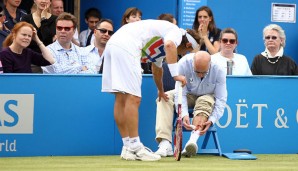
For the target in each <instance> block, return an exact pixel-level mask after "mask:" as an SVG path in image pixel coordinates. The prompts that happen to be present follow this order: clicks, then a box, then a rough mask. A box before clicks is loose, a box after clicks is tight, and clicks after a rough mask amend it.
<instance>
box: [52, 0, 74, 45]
mask: <svg viewBox="0 0 298 171" xmlns="http://www.w3.org/2000/svg"><path fill="white" fill-rule="evenodd" d="M63 12H64V4H63V0H52V4H51V13H52V14H53V15H56V16H58V15H60V14H61V13H63ZM72 43H74V44H76V45H77V46H80V41H79V32H78V29H76V32H75V34H74V36H73V40H72Z"/></svg>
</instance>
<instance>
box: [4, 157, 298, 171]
mask: <svg viewBox="0 0 298 171" xmlns="http://www.w3.org/2000/svg"><path fill="white" fill-rule="evenodd" d="M255 156H257V157H258V159H257V160H229V159H227V158H225V157H219V156H211V155H199V156H196V157H192V158H181V161H179V162H178V161H175V160H174V158H173V157H167V158H162V159H161V160H160V161H157V162H141V161H124V160H121V159H120V158H119V156H78V157H77V156H76V157H16V158H15V157H13V158H12V157H11V158H0V171H49V170H54V171H68V170H69V171H101V170H104V171H152V170H158V171H160V170H166V171H170V170H177V171H178V170H179V171H197V170H204V171H208V170H228V171H250V170H251V171H265V170H266V171H269V170H270V171H272V170H273V171H274V170H276V171H281V170H286V171H291V170H296V171H298V155H297V154H282V155H266V154H259V155H255Z"/></svg>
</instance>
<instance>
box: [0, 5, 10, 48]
mask: <svg viewBox="0 0 298 171" xmlns="http://www.w3.org/2000/svg"><path fill="white" fill-rule="evenodd" d="M4 21H5V14H4V8H2V6H1V5H0V51H1V49H2V43H3V41H4V40H5V38H6V36H7V35H8V33H9V32H10V31H9V30H7V29H6V27H5V25H4V24H3V23H4Z"/></svg>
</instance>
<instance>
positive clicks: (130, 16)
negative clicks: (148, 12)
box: [121, 7, 142, 26]
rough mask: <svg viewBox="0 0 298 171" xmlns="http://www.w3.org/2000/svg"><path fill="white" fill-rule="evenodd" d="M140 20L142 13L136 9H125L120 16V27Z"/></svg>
mask: <svg viewBox="0 0 298 171" xmlns="http://www.w3.org/2000/svg"><path fill="white" fill-rule="evenodd" d="M140 20H142V11H141V10H139V9H138V8H136V7H130V8H127V9H126V11H125V12H124V14H123V16H122V21H121V25H122V26H123V25H125V24H128V23H133V22H136V21H140Z"/></svg>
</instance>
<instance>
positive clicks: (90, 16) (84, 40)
mask: <svg viewBox="0 0 298 171" xmlns="http://www.w3.org/2000/svg"><path fill="white" fill-rule="evenodd" d="M100 19H101V13H100V11H99V10H98V9H97V8H89V9H88V10H87V11H86V12H85V22H86V24H87V25H88V29H87V30H84V31H82V32H81V33H80V36H79V40H80V45H81V46H83V47H85V46H88V45H90V43H91V42H92V41H91V39H92V36H93V33H94V29H95V25H96V23H97V22H99V20H100Z"/></svg>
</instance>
